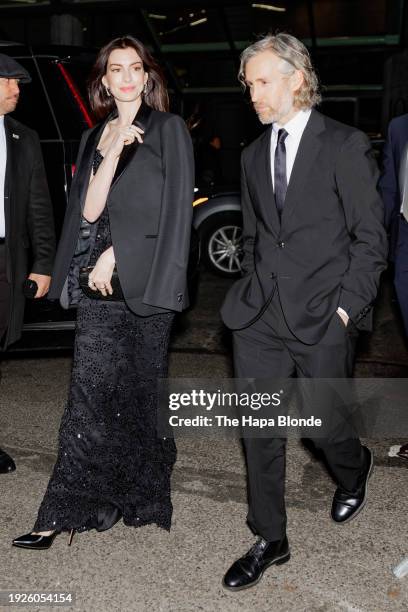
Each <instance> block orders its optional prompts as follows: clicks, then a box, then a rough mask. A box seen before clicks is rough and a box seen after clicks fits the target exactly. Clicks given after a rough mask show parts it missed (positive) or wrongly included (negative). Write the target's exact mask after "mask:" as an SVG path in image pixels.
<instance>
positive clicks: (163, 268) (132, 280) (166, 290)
mask: <svg viewBox="0 0 408 612" xmlns="http://www.w3.org/2000/svg"><path fill="white" fill-rule="evenodd" d="M111 118H112V117H108V118H107V119H106V120H105V121H104V122H103V123H102V124H99V125H97V126H96V127H94V128H92V129H91V130H88V131H86V132H85V133H84V135H83V137H82V140H81V144H80V149H79V153H78V159H77V170H76V173H75V177H74V180H73V184H72V187H71V192H70V197H69V205H68V209H67V212H66V215H65V220H64V226H63V230H62V235H61V240H60V243H59V247H58V252H57V257H56V262H55V267H54V271H53V280H52V285H51V288H50V292H49V297H50V298H51V299H52V298H60V297H61V295H62V300H61V303H62V305H63V306H67V305H68V304H67V300H66V295H65V294H66V285H67V282H66V281H67V275H68V272H69V268H70V265H71V261H72V257H73V255H74V251H75V247H76V244H77V239H78V233H79V227H80V221H81V215H82V211H83V207H84V203H85V197H86V192H87V188H88V184H89V178H90V173H91V169H92V160H93V157H94V153H95V148H96V147H97V145H98V142H99V139H100V136H101V134H102V132H103V129H104V127H105V125H106V122H107V121H108V120H109V119H111ZM134 123H135V125H138V126H140V127H142V128H143V129H144V135H143V144H141V145H138V144H137V142H135V143H134V144H133V145H130V146H126V147H124V149H123V151H122V154H121V156H120V158H119V161H118V165H117V168H116V172H115V175H114V178H113V181H112V185H111V187H110V191H109V194H108V198H107V206H108V210H109V220H110V227H111V233H112V244H113V248H114V252H115V258H116V266H117V270H118V275H119V279H120V283H121V286H122V289H123V294H124V297H125V301H126V303H127V305H128V306H129V308H130V309H131V310H132V311H133V312H135V313H136V314H139V315H141V316H148V315H151V314H154V313H159V312H163V311H168V310H172V311H181V310H182V309H183V308H185V307H186V306H188V294H187V286H186V271H187V262H188V253H189V245H190V232H191V223H192V211H193V209H192V202H193V195H194V161H193V150H192V144H191V139H190V136H189V133H188V131H187V128H186V126H185V123H184V121H183V120H182V119H181V117H178V116H177V115H172V114H171V113H164V112H159V111H155V110H152V109H151V108H149V107H148V106H147V105H146V104H142V105H141V107H140V109H139V111H138V113H137V115H136V117H135V120H134Z"/></svg>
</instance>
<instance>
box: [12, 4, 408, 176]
mask: <svg viewBox="0 0 408 612" xmlns="http://www.w3.org/2000/svg"><path fill="white" fill-rule="evenodd" d="M407 21H408V11H407V1H406V0H284V1H282V0H273V1H272V0H271V1H269V0H265V1H264V2H259V3H252V2H239V1H235V2H233V1H224V2H218V1H214V0H208V1H206V2H198V1H197V0H190V1H189V2H177V1H172V0H170V1H167V2H154V1H152V2H148V1H144V2H143V1H140V0H136V1H134V0H132V1H124V0H117V1H110V0H100V1H99V2H98V1H96V2H95V1H89V2H88V1H86V0H77V1H70V0H65V1H63V0H51V1H45V2H41V1H39V2H36V1H35V0H34V1H33V0H26V1H24V0H7V1H5V2H2V3H1V6H0V39H3V40H7V41H14V42H17V43H24V44H25V45H32V46H33V48H37V49H38V48H39V47H41V46H44V45H48V44H50V43H51V44H58V45H61V44H64V45H75V46H78V47H82V48H84V47H85V48H86V49H88V50H89V52H90V54H89V57H88V59H87V61H84V64H83V69H82V71H81V70H79V72H78V74H77V75H75V76H76V77H77V81H78V85H79V87H80V88H83V87H84V80H85V76H86V73H87V72H88V70H89V66H90V64H91V61H92V51H95V50H97V49H98V48H100V47H101V46H102V45H103V44H104V43H106V42H107V41H108V40H110V39H111V38H113V37H115V36H119V35H123V34H125V33H131V34H133V35H135V36H136V37H138V38H140V39H141V40H142V41H143V42H144V43H146V44H147V45H148V46H149V47H150V48H151V50H152V51H153V52H154V53H155V55H156V57H157V58H158V59H159V60H160V62H161V63H162V65H163V66H164V67H165V69H166V74H167V79H168V84H169V88H170V91H171V98H172V110H173V111H176V112H179V113H180V114H182V115H183V116H184V117H185V118H186V119H187V118H189V117H191V115H192V114H195V116H199V117H200V119H201V122H200V133H199V138H200V139H202V140H204V141H206V140H208V139H211V138H212V137H213V136H214V135H216V136H218V137H219V139H220V142H221V145H222V146H221V149H220V152H219V155H218V158H219V163H220V177H219V180H220V182H222V183H223V184H224V185H231V186H232V185H236V184H237V181H238V173H239V157H240V153H241V150H242V147H243V146H245V144H247V143H248V142H250V141H251V140H252V139H253V138H254V137H255V136H256V135H257V134H258V133H259V131H260V129H261V126H260V125H259V123H258V122H257V121H256V118H255V116H254V113H253V112H252V111H251V109H250V107H249V104H248V100H247V99H246V98H245V97H243V95H242V91H241V89H240V86H239V84H238V81H237V78H236V75H237V71H238V66H239V54H240V52H241V51H242V49H244V48H245V47H246V46H247V45H248V44H249V43H250V42H252V41H253V40H254V39H255V38H256V37H257V36H259V35H261V34H265V33H267V32H269V31H272V32H275V31H281V30H285V31H288V32H290V33H292V34H294V35H295V36H297V37H299V38H301V39H302V40H303V41H304V42H305V43H306V45H307V46H308V47H309V48H310V51H311V54H312V56H313V60H314V63H315V65H316V67H317V70H318V73H319V76H320V79H321V82H322V85H323V95H324V101H323V103H322V107H321V109H322V111H323V112H325V113H326V114H329V115H332V116H334V117H335V118H338V119H340V120H342V121H345V122H347V123H349V124H353V125H356V126H358V127H360V128H361V129H363V130H364V131H365V132H367V133H368V134H369V136H370V137H371V138H372V139H373V140H374V141H375V140H380V141H381V140H382V139H383V138H384V134H385V132H386V127H387V124H388V121H389V119H390V118H392V117H393V116H396V115H399V114H402V113H403V112H407V111H408V59H407V52H406V47H407V40H408V23H407ZM42 107H43V108H44V105H42ZM32 113H33V115H34V117H33V123H34V122H35V116H36V115H37V113H38V104H36V105H35V106H33V107H32ZM67 121H69V118H68V116H67ZM42 126H43V127H42V129H43V131H46V127H47V126H48V127H49V129H50V130H52V122H50V121H47V120H46V118H43V120H42ZM33 127H36V128H37V127H38V126H36V125H33ZM68 127H69V126H67V129H68ZM52 136H53V135H52V133H50V134H42V139H44V138H51V137H52Z"/></svg>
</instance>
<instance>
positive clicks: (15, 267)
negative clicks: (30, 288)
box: [4, 115, 55, 346]
mask: <svg viewBox="0 0 408 612" xmlns="http://www.w3.org/2000/svg"><path fill="white" fill-rule="evenodd" d="M4 129H5V133H6V146H7V163H6V176H5V185H4V213H5V221H6V250H7V275H8V278H9V282H10V284H11V305H10V306H11V309H10V318H9V323H8V328H7V333H6V340H5V346H7V345H9V344H11V343H12V342H15V341H16V340H18V338H19V337H20V335H21V330H22V326H23V318H24V302H25V300H24V296H23V291H22V289H23V282H24V281H25V279H26V278H27V274H29V273H30V272H35V273H36V274H47V275H50V274H51V270H52V265H53V262H54V255H55V229H54V218H53V209H52V204H51V199H50V195H49V191H48V185H47V179H46V175H45V169H44V162H43V157H42V153H41V146H40V141H39V138H38V135H37V133H36V132H34V131H33V130H31V129H30V128H28V127H26V126H25V125H23V124H22V123H20V122H18V121H16V120H15V119H13V118H12V117H10V116H9V115H6V116H5V117H4Z"/></svg>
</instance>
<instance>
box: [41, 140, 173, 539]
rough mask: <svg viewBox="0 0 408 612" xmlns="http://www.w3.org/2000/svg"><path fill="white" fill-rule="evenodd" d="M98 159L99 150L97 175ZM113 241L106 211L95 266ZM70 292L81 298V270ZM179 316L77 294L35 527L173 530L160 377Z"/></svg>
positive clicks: (92, 259)
mask: <svg viewBox="0 0 408 612" xmlns="http://www.w3.org/2000/svg"><path fill="white" fill-rule="evenodd" d="M102 159H103V158H102V156H101V155H100V154H99V152H97V153H96V155H95V160H94V172H96V170H97V168H98V166H99V164H100V162H101V161H102ZM111 244H112V241H111V236H110V228H109V214H108V210H107V207H105V209H104V211H103V213H102V215H101V216H100V218H99V221H98V227H97V233H96V237H95V241H94V244H93V246H92V247H91V255H90V258H89V262H88V263H89V265H94V264H95V262H96V260H97V259H98V257H99V255H100V254H101V253H102V252H103V251H105V250H106V249H107V248H108V247H109V246H110V245H111ZM73 269H75V268H72V267H71V278H70V290H71V295H74V294H75V293H76V295H78V286H77V285H76V283H77V280H76V272H77V271H76V272H75V274H74V275H72V270H73ZM173 316H174V315H173V313H170V312H169V313H163V314H159V315H153V316H150V317H139V316H137V315H136V314H134V313H133V312H131V311H130V310H129V308H128V307H127V306H126V304H125V303H124V302H123V301H115V302H104V301H98V300H91V299H89V298H86V297H85V296H83V295H82V296H81V297H80V299H79V303H78V312H77V325H76V335H75V349H74V360H73V367H72V374H71V383H70V389H69V397H68V403H67V406H66V409H65V412H64V414H63V417H62V421H61V425H60V430H59V446H58V457H57V461H56V464H55V467H54V470H53V473H52V476H51V479H50V481H49V484H48V487H47V490H46V493H45V496H44V499H43V501H42V503H41V506H40V509H39V512H38V517H37V520H36V523H35V525H34V529H33V530H34V531H48V530H57V531H62V530H69V529H77V530H78V531H85V530H88V529H93V528H95V529H97V530H98V531H103V530H105V529H109V528H110V527H112V526H113V525H114V524H115V523H116V522H117V521H118V520H119V519H120V518H123V522H124V523H125V525H133V526H135V527H140V526H142V525H146V524H148V523H156V524H157V525H158V526H159V527H162V528H164V529H167V530H169V529H170V524H171V516H172V504H171V498H170V477H171V472H172V467H173V464H174V462H175V459H176V447H175V443H174V440H172V439H169V438H168V439H165V438H157V434H156V418H157V379H158V378H163V377H166V376H167V353H168V342H169V335H170V329H171V324H172V320H173Z"/></svg>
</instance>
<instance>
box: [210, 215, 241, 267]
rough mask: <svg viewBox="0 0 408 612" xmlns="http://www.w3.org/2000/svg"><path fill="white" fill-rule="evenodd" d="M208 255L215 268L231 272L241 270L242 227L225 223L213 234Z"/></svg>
mask: <svg viewBox="0 0 408 612" xmlns="http://www.w3.org/2000/svg"><path fill="white" fill-rule="evenodd" d="M208 255H209V258H210V260H211V263H212V264H213V266H215V268H217V269H218V270H221V271H222V272H227V273H229V274H232V273H235V272H240V271H241V257H242V229H241V228H240V227H239V226H238V225H224V226H223V227H220V228H219V229H218V230H217V231H216V232H214V234H213V235H212V236H211V238H210V240H209V242H208Z"/></svg>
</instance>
